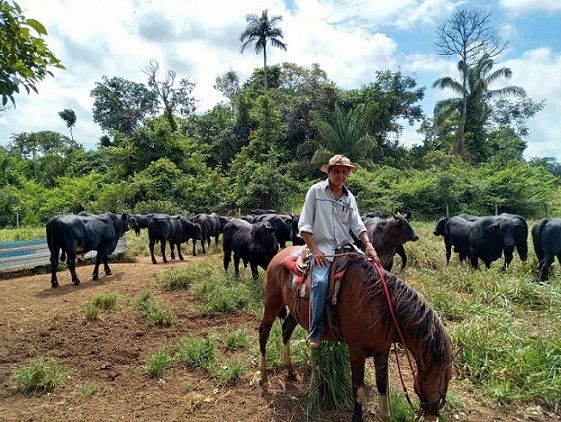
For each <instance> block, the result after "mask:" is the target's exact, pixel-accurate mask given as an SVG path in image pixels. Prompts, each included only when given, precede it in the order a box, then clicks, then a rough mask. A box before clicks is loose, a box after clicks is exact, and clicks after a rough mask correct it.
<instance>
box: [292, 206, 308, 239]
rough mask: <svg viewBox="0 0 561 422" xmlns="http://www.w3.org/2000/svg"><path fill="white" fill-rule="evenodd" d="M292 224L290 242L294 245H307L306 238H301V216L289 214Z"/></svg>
mask: <svg viewBox="0 0 561 422" xmlns="http://www.w3.org/2000/svg"><path fill="white" fill-rule="evenodd" d="M289 215H290V218H291V219H292V222H291V224H290V240H291V242H292V244H293V245H305V244H306V242H304V238H303V237H302V236H300V230H298V223H299V222H300V215H299V214H292V213H289Z"/></svg>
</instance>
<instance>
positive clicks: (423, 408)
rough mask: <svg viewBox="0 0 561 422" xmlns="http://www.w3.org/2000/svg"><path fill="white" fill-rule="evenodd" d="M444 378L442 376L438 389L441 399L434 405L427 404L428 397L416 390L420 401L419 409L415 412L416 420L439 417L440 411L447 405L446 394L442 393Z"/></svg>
mask: <svg viewBox="0 0 561 422" xmlns="http://www.w3.org/2000/svg"><path fill="white" fill-rule="evenodd" d="M443 378H444V377H443V376H440V382H439V383H438V389H437V390H436V391H437V393H438V395H439V398H438V399H436V400H435V401H433V402H432V403H427V401H428V400H427V396H426V395H425V394H423V393H421V391H418V390H417V389H416V388H415V393H416V394H417V395H418V396H419V400H420V403H419V408H418V409H417V412H415V416H416V419H418V418H420V417H421V416H427V415H438V412H439V411H440V409H442V408H443V407H444V404H445V403H446V393H445V392H444V393H443V392H442V380H443Z"/></svg>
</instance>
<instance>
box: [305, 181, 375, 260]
mask: <svg viewBox="0 0 561 422" xmlns="http://www.w3.org/2000/svg"><path fill="white" fill-rule="evenodd" d="M298 230H299V232H300V234H301V233H302V232H308V233H312V235H313V237H314V242H315V243H316V245H317V247H318V248H319V249H320V250H321V251H322V252H323V253H325V254H332V253H334V252H335V251H336V250H337V249H338V248H339V247H341V246H343V245H344V244H346V243H354V242H353V238H352V236H351V231H352V233H353V234H354V235H355V236H357V237H358V236H359V235H360V233H362V232H363V231H365V230H366V227H365V226H364V223H363V222H362V219H361V218H360V215H359V212H358V207H357V204H356V200H355V197H354V195H353V194H352V193H351V192H350V191H349V190H348V189H347V188H346V187H345V186H343V196H341V198H340V199H339V200H336V199H335V197H334V196H333V193H332V192H331V189H329V180H328V179H326V180H324V181H323V182H318V183H316V184H314V185H312V186H311V187H310V189H308V192H307V193H306V200H305V201H304V207H303V208H302V213H301V214H300V221H299V223H298Z"/></svg>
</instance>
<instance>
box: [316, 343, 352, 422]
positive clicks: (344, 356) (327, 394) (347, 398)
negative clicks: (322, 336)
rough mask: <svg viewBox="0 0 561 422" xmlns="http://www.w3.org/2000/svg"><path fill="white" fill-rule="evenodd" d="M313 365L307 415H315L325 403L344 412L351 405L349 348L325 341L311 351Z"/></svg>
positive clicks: (341, 344) (342, 344)
mask: <svg viewBox="0 0 561 422" xmlns="http://www.w3.org/2000/svg"><path fill="white" fill-rule="evenodd" d="M312 356H313V366H312V373H311V376H310V386H309V387H308V405H307V413H308V415H313V414H316V413H317V412H318V411H319V410H320V409H321V406H322V405H324V404H325V403H329V404H331V405H333V407H334V408H335V410H336V411H337V412H338V411H341V410H343V409H348V408H350V407H351V406H352V403H353V395H352V386H351V384H352V380H351V367H350V364H349V359H348V356H349V353H348V346H347V345H346V344H344V343H331V342H326V343H325V345H324V347H323V348H322V349H321V350H319V351H318V350H316V351H312Z"/></svg>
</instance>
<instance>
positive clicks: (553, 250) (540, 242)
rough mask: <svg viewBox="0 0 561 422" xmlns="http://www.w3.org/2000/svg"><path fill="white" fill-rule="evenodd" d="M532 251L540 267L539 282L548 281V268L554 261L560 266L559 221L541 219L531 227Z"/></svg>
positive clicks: (547, 218)
mask: <svg viewBox="0 0 561 422" xmlns="http://www.w3.org/2000/svg"><path fill="white" fill-rule="evenodd" d="M532 241H533V243H534V251H535V252H536V256H537V257H538V262H539V265H540V280H541V281H542V282H545V281H547V280H548V279H549V267H551V264H553V262H554V261H555V257H557V261H558V262H559V264H561V219H559V218H549V217H546V218H542V219H541V220H540V221H538V222H537V223H536V224H535V225H534V226H533V227H532Z"/></svg>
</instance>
